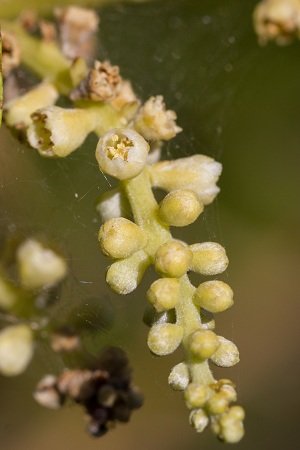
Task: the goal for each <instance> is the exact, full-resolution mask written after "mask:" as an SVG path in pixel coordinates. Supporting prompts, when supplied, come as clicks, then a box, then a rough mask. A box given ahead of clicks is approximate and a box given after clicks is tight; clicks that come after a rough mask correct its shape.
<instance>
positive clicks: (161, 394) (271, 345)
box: [0, 0, 300, 450]
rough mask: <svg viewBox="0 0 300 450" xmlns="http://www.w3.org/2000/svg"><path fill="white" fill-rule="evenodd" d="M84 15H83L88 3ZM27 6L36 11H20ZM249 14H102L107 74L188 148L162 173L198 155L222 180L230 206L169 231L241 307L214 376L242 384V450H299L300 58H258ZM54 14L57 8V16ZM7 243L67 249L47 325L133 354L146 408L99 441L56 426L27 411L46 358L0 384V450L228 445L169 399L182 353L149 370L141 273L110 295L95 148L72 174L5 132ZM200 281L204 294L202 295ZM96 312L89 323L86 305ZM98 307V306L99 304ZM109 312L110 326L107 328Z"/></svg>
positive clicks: (178, 9)
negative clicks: (220, 252) (71, 323)
mask: <svg viewBox="0 0 300 450" xmlns="http://www.w3.org/2000/svg"><path fill="white" fill-rule="evenodd" d="M83 3H84V2H83ZM27 4H28V3H27ZM255 4H256V2H255V1H252V0H248V1H247V2H240V1H239V0H227V1H226V2H224V1H222V0H201V1H199V0H162V1H156V2H154V3H151V2H149V3H143V4H141V3H138V4H130V3H126V4H125V3H124V4H115V3H113V4H112V5H109V4H108V5H106V6H105V7H102V8H101V10H100V17H101V24H100V32H99V47H98V55H99V59H105V58H106V59H110V61H111V62H112V63H113V64H118V65H119V66H120V68H121V73H122V75H123V76H124V77H125V78H128V79H130V80H131V81H132V83H133V86H134V88H135V90H136V92H137V93H138V95H139V96H140V97H141V98H143V99H144V100H146V99H147V98H148V97H149V96H150V95H156V94H163V95H164V98H165V101H166V103H167V106H168V107H169V108H171V109H174V110H176V112H177V115H178V123H179V125H180V126H182V127H183V130H184V131H183V132H182V133H181V134H180V135H178V137H177V138H176V139H174V140H173V141H171V142H170V143H168V144H167V145H166V146H165V148H164V157H165V158H168V157H170V156H171V155H172V157H182V156H188V155H192V154H195V153H205V154H208V155H210V156H213V157H214V158H216V159H217V160H218V161H220V162H222V164H223V174H222V177H221V180H220V183H219V184H220V187H221V193H220V194H219V196H218V199H217V201H216V202H215V203H214V204H213V205H211V206H209V207H207V208H206V211H205V213H204V214H203V215H202V216H201V217H200V219H199V220H198V222H197V223H196V224H193V225H192V226H190V227H188V228H185V229H182V230H179V231H178V230H174V234H175V236H176V237H179V238H180V239H184V240H186V241H187V242H189V243H193V242H196V241H204V240H215V241H218V242H220V243H221V244H223V245H224V246H225V247H226V250H227V253H228V255H229V259H230V266H229V269H228V271H227V273H226V274H225V275H224V276H223V279H224V280H226V282H228V283H229V284H230V285H231V286H232V287H233V289H234V291H235V300H236V301H235V305H234V307H233V308H232V309H231V310H229V311H226V312H225V313H222V314H220V315H217V317H216V323H217V328H216V330H217V333H219V334H221V335H224V336H226V337H227V338H229V339H232V340H233V341H234V342H235V343H236V344H237V345H238V347H239V350H240V354H241V362H240V363H239V364H238V365H237V366H236V367H234V368H232V369H217V370H216V369H214V373H215V375H216V377H218V378H220V377H222V378H231V379H233V380H234V381H235V382H236V384H237V389H238V395H239V403H240V404H242V405H243V406H244V408H245V409H246V412H247V419H246V435H245V438H244V439H243V441H241V442H240V443H239V444H237V445H236V448H237V449H239V450H252V449H253V448H256V449H258V450H265V449H274V450H275V449H283V448H285V449H287V450H294V449H295V450H296V449H298V448H299V438H300V436H299V434H300V431H299V400H300V393H299V376H300V371H299V347H300V339H299V337H300V336H299V314H300V306H299V304H300V295H299V282H300V234H299V226H300V201H299V196H300V176H299V168H300V126H299V122H300V83H299V80H300V42H297V41H296V42H294V43H293V44H291V45H289V46H287V47H284V48H280V47H277V46H276V45H274V44H270V45H268V46H267V47H265V48H261V47H259V46H258V44H257V38H256V36H255V34H254V31H253V26H252V17H251V16H252V12H253V9H254V6H255ZM48 5H49V3H48ZM0 139H1V140H0V148H1V151H0V209H1V219H0V226H1V236H2V237H3V236H7V235H9V234H10V233H12V232H14V231H15V230H17V232H19V233H22V234H24V236H32V235H35V234H36V233H41V234H43V235H45V236H47V237H48V238H49V239H51V240H53V241H54V242H56V243H57V244H58V245H60V246H62V248H63V249H64V251H65V252H66V254H67V255H68V257H69V263H70V277H69V280H68V282H67V283H66V285H65V286H64V288H63V292H62V299H61V303H60V304H59V305H56V308H55V309H54V311H53V314H60V315H61V316H62V317H64V315H67V311H68V308H69V306H68V305H70V302H71V303H73V305H74V307H75V308H77V313H78V315H79V316H80V317H84V318H85V319H86V320H87V321H89V322H90V324H91V335H90V339H89V340H88V342H87V346H88V348H89V351H90V352H91V353H92V354H97V352H98V351H99V348H101V346H103V345H106V344H112V345H117V346H121V347H122V348H124V349H125V350H126V351H127V352H128V354H129V356H130V360H131V365H132V367H133V368H134V380H135V383H136V384H137V385H139V386H140V387H141V389H142V390H143V392H144V394H145V405H144V407H143V408H142V409H141V410H139V411H137V412H135V413H134V414H133V416H132V419H131V421H130V423H129V424H127V425H118V426H117V428H116V429H115V430H113V431H112V432H111V433H109V434H108V435H106V436H105V437H103V438H101V439H100V440H94V439H92V438H90V437H88V436H87V435H86V434H85V432H84V420H83V414H82V411H81V410H80V408H77V407H66V408H65V409H63V410H61V411H59V412H52V411H47V410H44V409H42V408H40V407H39V406H37V405H36V404H35V403H34V401H33V400H32V390H33V386H34V385H35V384H36V382H37V380H38V379H39V377H40V376H41V375H42V374H45V373H56V372H58V371H59V370H61V368H62V367H63V361H61V360H60V359H59V358H55V357H53V356H51V353H50V350H49V348H48V347H47V346H46V344H42V343H41V344H40V345H39V346H38V348H37V351H36V355H35V359H34V361H33V363H32V364H31V366H30V368H29V369H28V371H27V372H26V374H25V375H23V376H21V377H19V378H13V379H6V378H4V377H1V378H0V398H1V401H0V445H1V448H3V449H5V450H40V449H41V448H43V450H53V448H56V449H57V450H82V449H83V448H85V449H88V450H94V449H99V448H101V449H102V450H119V449H122V450H132V449H143V450H152V449H153V448H156V449H159V450H171V449H172V450H181V449H183V448H185V449H187V450H194V449H199V448H203V449H206V450H216V449H221V448H222V445H223V444H221V443H219V442H218V441H217V440H216V438H215V437H214V436H213V435H212V434H211V433H210V432H209V431H206V432H205V433H204V434H202V435H198V434H197V433H195V432H194V430H193V429H191V428H190V426H189V424H188V411H187V410H186V408H185V406H184V402H183V399H182V397H181V394H180V393H176V392H173V391H172V390H171V388H169V386H168V384H167V377H168V374H169V370H170V368H171V367H172V366H173V365H174V364H175V363H177V362H178V361H179V360H180V351H179V352H177V353H175V355H172V356H170V357H165V358H154V357H153V356H151V355H150V353H149V351H148V349H147V346H146V333H147V329H146V326H145V325H144V324H143V322H142V316H143V311H144V307H145V305H146V301H145V292H146V289H147V287H148V286H149V284H150V282H151V280H152V279H153V277H154V274H153V272H148V273H147V275H146V276H145V279H144V281H143V283H142V285H141V286H140V287H139V288H138V289H137V291H136V292H135V293H133V295H130V297H125V298H123V297H119V296H116V295H114V294H112V293H111V292H110V290H109V289H108V287H107V286H106V285H105V281H104V274H105V268H106V266H107V260H106V259H105V258H104V257H103V256H102V255H101V254H100V251H99V249H98V246H97V238H96V236H97V231H98V228H99V226H100V224H101V221H100V219H99V218H98V217H97V215H96V213H95V210H94V203H95V200H96V199H97V197H98V196H99V194H100V193H101V192H104V191H105V190H106V189H107V188H109V186H108V184H107V181H106V180H105V179H104V178H103V176H102V175H101V173H100V172H99V170H98V168H97V165H96V162H95V159H94V148H95V144H96V139H95V137H93V136H90V137H89V138H88V140H87V142H86V143H85V144H84V145H83V146H82V148H80V149H79V150H78V151H76V153H74V154H72V155H70V156H69V157H68V158H66V159H65V160H60V161H52V160H44V159H42V158H41V157H39V155H38V154H37V153H36V152H35V151H33V150H31V149H29V148H27V147H26V146H24V145H22V144H20V143H18V142H17V141H16V140H15V139H14V138H13V137H12V136H11V135H10V133H9V132H8V131H7V130H6V129H5V128H4V127H2V129H1V134H0ZM198 281H199V280H198ZM95 299H96V302H98V304H99V307H98V309H96V313H95V309H94V310H93V312H91V310H90V308H89V305H90V304H92V303H93V304H95V303H94V302H95ZM96 304H97V303H96ZM107 310H109V311H110V312H109V314H110V317H113V320H112V321H113V326H112V327H111V328H110V329H107V328H105V329H104V328H103V321H102V319H101V318H102V316H103V314H104V312H105V311H107Z"/></svg>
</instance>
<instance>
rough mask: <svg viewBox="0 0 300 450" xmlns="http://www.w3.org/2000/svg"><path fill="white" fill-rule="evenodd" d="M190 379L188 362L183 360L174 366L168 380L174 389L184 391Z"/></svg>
mask: <svg viewBox="0 0 300 450" xmlns="http://www.w3.org/2000/svg"><path fill="white" fill-rule="evenodd" d="M189 381H190V376H189V370H188V367H187V365H186V363H184V362H181V363H179V364H177V365H176V366H174V367H173V369H172V370H171V372H170V375H169V378H168V382H169V385H170V386H171V387H172V389H174V391H184V389H186V387H187V386H188V384H189Z"/></svg>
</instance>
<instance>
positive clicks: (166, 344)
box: [147, 323, 183, 356]
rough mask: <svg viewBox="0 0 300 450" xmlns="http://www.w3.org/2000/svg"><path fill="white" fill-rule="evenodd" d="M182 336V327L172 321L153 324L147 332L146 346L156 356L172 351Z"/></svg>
mask: <svg viewBox="0 0 300 450" xmlns="http://www.w3.org/2000/svg"><path fill="white" fill-rule="evenodd" d="M182 337H183V328H182V327H181V326H179V325H176V324H172V323H162V324H159V325H154V326H153V327H152V328H151V329H150V331H149V334H148V341H147V343H148V347H149V348H150V350H151V351H152V352H153V353H155V354H156V355H158V356H165V355H169V354H170V353H173V352H174V351H175V350H176V348H177V347H178V346H179V344H180V342H181V340H182Z"/></svg>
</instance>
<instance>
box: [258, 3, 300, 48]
mask: <svg viewBox="0 0 300 450" xmlns="http://www.w3.org/2000/svg"><path fill="white" fill-rule="evenodd" d="M253 20H254V28H255V31H256V33H257V34H258V37H259V42H260V44H261V45H265V44H267V43H268V41H271V40H275V41H276V43H277V44H279V45H285V44H289V43H290V42H291V41H292V40H293V39H294V38H295V37H296V38H298V39H299V38H300V1H299V0H262V1H261V2H260V3H258V5H257V6H256V8H255V10H254V13H253Z"/></svg>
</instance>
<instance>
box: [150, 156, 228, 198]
mask: <svg viewBox="0 0 300 450" xmlns="http://www.w3.org/2000/svg"><path fill="white" fill-rule="evenodd" d="M148 171H149V174H150V181H151V184H152V186H154V187H158V188H161V189H164V190H165V191H167V192H170V191H173V190H174V189H190V190H192V191H193V192H195V193H196V194H197V196H198V199H199V201H200V202H201V203H203V204H204V205H207V204H208V203H211V202H212V201H213V199H214V198H215V196H216V195H217V194H218V192H219V191H220V189H219V188H218V187H217V186H216V182H217V181H218V178H219V176H220V174H221V171H222V165H221V164H220V163H218V162H216V161H215V160H213V159H212V158H210V157H208V156H205V155H194V156H190V157H187V158H180V159H176V160H174V161H161V162H158V163H156V164H153V166H150V167H149V168H148Z"/></svg>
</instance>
